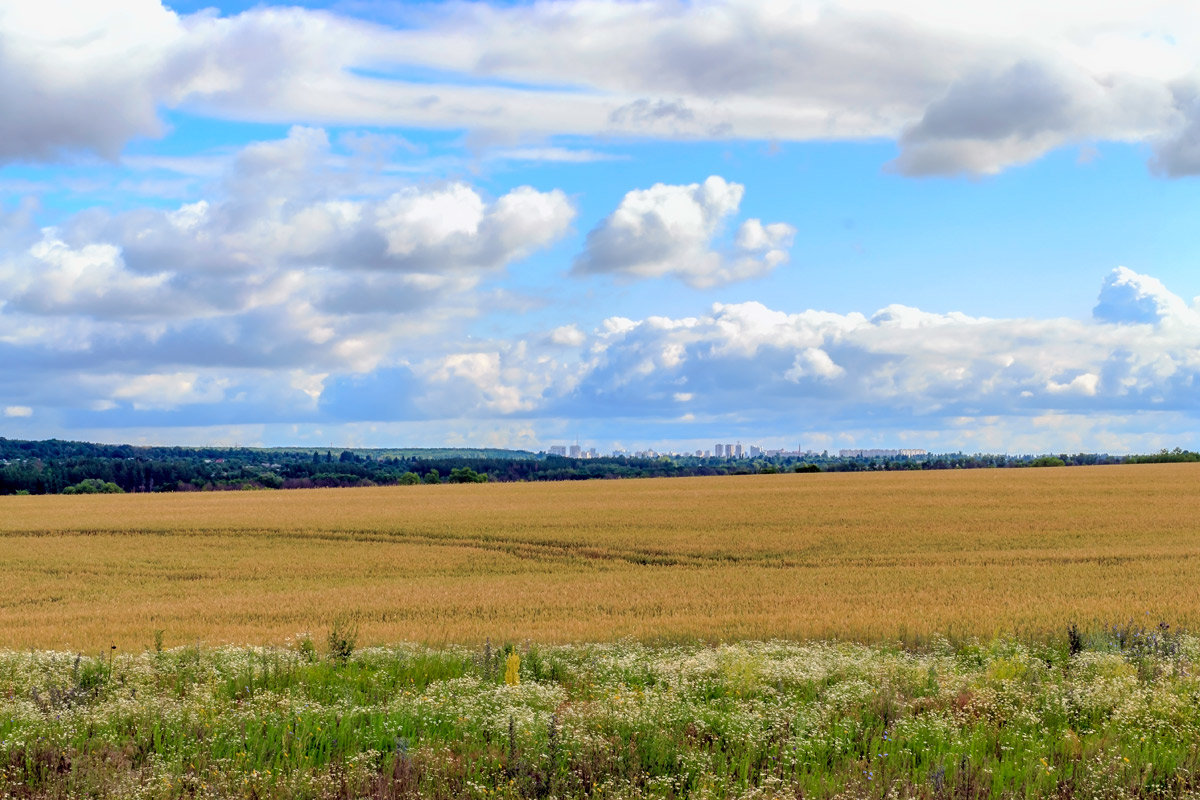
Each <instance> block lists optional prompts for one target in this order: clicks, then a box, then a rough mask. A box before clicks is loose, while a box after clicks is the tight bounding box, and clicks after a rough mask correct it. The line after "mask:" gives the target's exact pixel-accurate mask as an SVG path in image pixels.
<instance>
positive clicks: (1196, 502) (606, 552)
mask: <svg viewBox="0 0 1200 800" xmlns="http://www.w3.org/2000/svg"><path fill="white" fill-rule="evenodd" d="M1198 487H1200V465H1197V464H1150V465H1145V466H1108V467H1078V468H1074V469H1046V470H970V471H968V470H957V471H949V472H940V473H927V472H920V473H872V474H830V473H821V474H816V475H796V474H786V475H756V476H743V477H717V478H678V479H671V480H644V481H584V482H569V483H554V484H511V483H510V484H493V483H488V484H468V485H458V486H451V485H441V486H428V487H424V488H423V489H422V490H420V491H410V490H408V489H406V488H403V487H395V488H384V487H379V488H369V489H336V490H335V489H330V490H314V491H311V492H289V493H283V492H232V493H228V492H220V493H192V494H173V495H149V494H143V495H104V494H96V495H88V496H76V497H61V496H49V497H3V498H0V563H2V564H4V569H3V570H2V571H0V589H2V591H0V647H11V648H15V649H26V648H29V647H34V648H39V649H41V648H54V649H60V650H69V651H78V650H82V651H84V652H95V651H96V650H98V649H100V648H108V647H109V646H110V645H111V644H116V645H117V647H118V648H119V649H120V650H121V651H129V650H136V649H141V648H144V647H147V646H149V645H150V644H151V643H152V641H153V634H154V631H155V630H159V629H161V630H163V631H165V633H164V642H165V646H166V647H176V646H179V645H182V644H194V643H195V642H196V641H198V640H199V641H201V642H203V643H207V644H210V645H218V644H227V643H231V644H241V643H249V644H278V643H280V642H282V641H283V640H284V639H285V638H286V637H287V636H289V635H291V634H293V633H294V632H295V631H298V630H321V629H323V628H325V627H327V626H328V625H329V624H330V623H331V622H332V620H333V619H334V618H335V617H337V616H351V617H353V618H355V619H357V620H358V624H359V629H360V634H361V637H362V643H363V644H372V643H381V642H395V641H415V642H421V643H424V644H431V645H439V644H446V643H459V644H466V645H472V646H476V645H479V644H481V643H482V642H483V641H484V640H485V639H486V638H487V637H488V636H490V635H494V634H495V632H496V631H497V630H503V631H505V632H506V633H507V634H508V635H510V636H512V637H513V638H514V639H515V640H518V641H522V640H525V639H529V640H531V641H536V642H542V643H564V642H588V641H612V640H614V639H620V638H623V637H633V638H636V639H638V640H641V641H647V642H663V641H665V642H668V643H669V642H672V641H688V640H694V639H703V640H721V639H724V640H731V639H771V638H775V637H782V638H787V639H829V638H834V637H836V638H843V639H855V640H858V641H867V642H870V641H896V640H903V641H905V642H908V643H910V644H920V643H922V642H924V641H925V640H926V639H927V638H928V637H929V636H931V635H934V634H937V633H943V634H948V635H951V636H980V637H983V638H991V637H992V636H994V635H997V634H1005V633H1007V634H1013V633H1015V634H1017V635H1020V636H1026V635H1035V636H1041V635H1044V634H1045V633H1046V632H1061V629H1062V626H1063V624H1064V623H1063V621H1064V620H1070V619H1074V620H1077V621H1079V622H1080V623H1081V624H1087V623H1090V622H1093V621H1103V620H1113V619H1127V618H1129V617H1130V616H1133V615H1135V614H1136V615H1138V616H1141V615H1142V614H1144V613H1145V612H1149V613H1150V614H1151V615H1152V616H1153V617H1154V618H1155V619H1167V620H1171V621H1172V623H1173V624H1176V625H1182V626H1185V627H1187V628H1188V629H1192V630H1194V629H1196V628H1197V626H1198V625H1200V582H1197V580H1196V565H1197V563H1200V526H1197V525H1196V523H1195V520H1197V519H1200V490H1198Z"/></svg>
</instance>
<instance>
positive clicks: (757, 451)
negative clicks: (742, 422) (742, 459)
mask: <svg viewBox="0 0 1200 800" xmlns="http://www.w3.org/2000/svg"><path fill="white" fill-rule="evenodd" d="M761 455H762V448H761V447H759V446H758V445H756V444H752V445H750V457H751V458H758V457H759V456H761Z"/></svg>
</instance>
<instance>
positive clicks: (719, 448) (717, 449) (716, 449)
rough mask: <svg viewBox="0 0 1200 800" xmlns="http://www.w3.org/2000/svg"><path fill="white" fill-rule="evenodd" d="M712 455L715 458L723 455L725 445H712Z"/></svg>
mask: <svg viewBox="0 0 1200 800" xmlns="http://www.w3.org/2000/svg"><path fill="white" fill-rule="evenodd" d="M713 455H715V456H716V457H717V458H721V457H722V456H724V455H725V445H723V444H717V445H713Z"/></svg>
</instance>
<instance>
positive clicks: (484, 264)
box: [0, 128, 574, 411]
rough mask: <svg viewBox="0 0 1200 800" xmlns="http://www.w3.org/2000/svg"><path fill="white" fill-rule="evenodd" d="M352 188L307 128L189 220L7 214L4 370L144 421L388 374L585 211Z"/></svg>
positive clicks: (259, 157) (463, 195)
mask: <svg viewBox="0 0 1200 800" xmlns="http://www.w3.org/2000/svg"><path fill="white" fill-rule="evenodd" d="M354 177H355V176H354V175H351V174H348V173H347V172H346V168H345V167H344V165H343V164H342V160H341V159H340V158H339V156H338V155H337V154H335V153H334V152H333V151H332V149H331V144H330V141H329V139H328V136H327V135H326V134H325V132H324V131H323V130H320V129H311V128H294V129H293V130H292V131H291V132H290V133H289V135H288V136H287V137H286V138H285V139H282V140H279V141H273V142H260V143H256V144H252V145H249V146H247V147H246V148H244V149H243V150H242V151H240V152H239V153H238V154H237V155H236V157H235V158H233V160H232V162H231V166H230V167H229V169H228V171H227V172H226V173H225V174H224V175H223V176H221V178H220V179H219V181H218V182H217V184H216V185H215V186H213V187H212V189H211V192H210V196H209V197H207V198H205V199H202V200H198V201H194V202H190V203H185V204H183V205H181V206H179V207H177V208H174V209H153V208H142V209H135V210H132V211H128V212H120V213H109V212H106V211H104V210H101V209H90V210H86V211H84V212H81V213H79V214H77V215H75V216H74V217H71V218H69V219H67V220H65V221H63V223H62V224H61V225H60V226H58V227H55V228H46V229H43V230H41V231H37V230H36V229H32V228H31V227H30V226H31V225H32V217H31V216H30V215H29V214H27V213H25V212H24V211H21V210H18V211H17V212H16V213H13V214H10V215H8V216H7V218H6V220H4V221H5V222H6V223H7V227H8V228H10V229H12V230H10V231H9V234H6V238H7V239H9V240H10V241H12V242H19V244H17V245H16V246H15V247H13V249H10V250H8V251H7V252H5V253H4V254H3V255H0V345H7V346H8V347H9V348H10V350H11V352H7V353H5V354H4V355H3V356H2V357H3V359H4V361H5V363H6V364H11V365H12V366H13V368H14V369H17V368H18V367H19V366H20V365H24V366H22V367H21V368H22V369H24V370H25V375H26V376H27V377H29V376H31V372H37V371H38V370H39V369H44V370H53V369H57V370H59V371H60V374H61V373H62V372H65V371H74V373H75V374H76V375H78V376H80V378H79V380H77V381H69V382H68V383H71V384H72V385H71V387H70V388H69V389H65V390H64V392H63V395H62V396H60V397H59V398H57V401H58V402H70V401H71V400H70V398H71V395H72V393H73V392H77V393H78V394H76V395H75V398H74V399H75V400H77V401H78V402H80V403H83V404H87V403H88V402H90V401H91V399H95V400H96V401H97V402H101V403H102V404H103V403H109V404H114V405H115V406H116V407H120V408H130V409H133V410H135V411H149V410H162V409H167V408H182V407H187V406H195V405H204V404H211V403H215V402H218V401H221V400H225V399H228V398H230V397H237V396H239V395H238V391H235V385H234V384H237V385H239V386H240V385H241V382H242V380H243V378H244V380H245V381H249V382H251V383H252V382H254V381H256V380H264V379H265V380H272V378H271V376H272V375H275V374H277V373H279V372H285V371H288V370H304V371H306V372H307V373H308V374H319V373H320V374H329V373H335V372H336V373H343V374H344V373H347V372H364V371H368V370H373V369H375V368H376V367H378V366H379V365H381V364H387V363H390V362H394V361H395V360H396V359H397V358H400V357H402V356H403V354H404V353H405V351H406V350H408V349H410V348H413V347H414V346H415V345H414V342H417V341H420V342H422V343H423V344H422V345H421V348H422V353H427V352H428V349H429V345H428V343H429V342H436V341H438V338H437V337H438V335H440V334H442V333H443V332H444V331H445V330H446V329H447V328H449V327H450V326H451V325H452V323H456V322H461V320H463V319H465V318H468V317H471V316H474V315H476V314H478V313H479V311H480V308H481V307H482V306H483V305H484V304H485V300H484V299H483V297H484V296H483V294H481V293H480V292H477V291H476V290H477V287H478V286H479V284H480V282H481V281H483V280H485V279H486V278H487V277H488V276H492V275H496V274H498V273H499V272H500V271H502V270H503V269H504V268H505V267H506V266H507V265H509V264H512V263H514V262H516V261H519V260H520V259H522V258H524V257H525V256H527V255H529V254H530V253H532V252H533V251H535V250H537V249H539V248H541V247H544V246H546V245H548V244H550V243H551V242H553V241H555V240H556V239H558V238H559V237H560V236H562V235H563V233H565V231H566V230H567V228H568V227H569V225H570V222H571V220H572V218H573V216H574V209H573V207H572V205H571V203H570V202H569V201H568V200H567V198H566V196H565V195H564V194H563V193H562V192H561V191H557V190H552V191H546V192H542V191H538V190H535V189H532V188H530V187H518V188H515V189H513V190H511V191H509V192H507V193H506V194H503V195H501V196H499V197H495V198H491V197H486V196H485V195H483V194H482V193H480V192H479V191H478V190H477V189H475V188H473V187H471V186H469V185H467V184H465V183H461V182H445V183H427V184H423V185H419V186H418V185H411V184H396V183H394V182H393V183H392V184H390V185H389V186H387V187H386V188H385V189H384V190H382V191H380V192H377V193H370V192H368V191H365V190H364V187H363V185H361V184H357V183H356V182H355V180H354ZM351 186H357V187H358V188H357V190H356V191H352V190H351V188H350V187H351ZM22 225H24V226H25V228H24V230H23V232H21V231H18V230H17V229H18V228H21V226H22ZM435 349H436V348H435ZM222 370H224V371H225V372H222ZM251 372H253V373H254V374H253V375H251V374H250V373H251ZM230 374H235V375H236V374H241V375H243V378H239V379H237V381H235V382H234V384H231V383H229V381H227V380H226V377H227V376H228V375H230ZM88 376H91V377H92V378H94V380H90V382H89V381H87V380H83V378H87V377H88ZM105 376H117V377H113V378H111V379H110V378H109V377H105ZM287 384H288V381H284V385H287ZM58 385H60V386H64V385H65V384H63V383H61V379H60V383H59V384H58ZM3 388H4V387H2V386H0V390H2V389H3ZM26 391H28V389H27V390H26ZM239 391H240V390H239ZM226 392H228V394H226ZM291 392H292V397H293V400H292V402H299V403H303V402H305V401H304V400H303V398H304V397H308V398H309V400H311V398H313V397H314V396H319V395H320V390H319V389H318V390H317V391H316V392H315V393H314V392H313V390H312V388H311V387H310V386H305V387H293V388H292V390H291ZM0 400H3V396H2V395H0ZM310 404H311V403H310Z"/></svg>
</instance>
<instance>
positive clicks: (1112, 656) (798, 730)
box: [0, 624, 1200, 799]
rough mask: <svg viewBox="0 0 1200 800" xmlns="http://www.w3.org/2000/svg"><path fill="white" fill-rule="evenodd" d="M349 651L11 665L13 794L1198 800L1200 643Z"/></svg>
mask: <svg viewBox="0 0 1200 800" xmlns="http://www.w3.org/2000/svg"><path fill="white" fill-rule="evenodd" d="M1060 638H1061V637H1060ZM330 644H331V646H332V647H331V649H330V651H329V652H328V653H327V654H326V653H322V654H318V653H317V652H316V650H315V648H314V647H313V645H312V642H311V640H309V639H305V638H299V639H297V640H295V641H293V642H292V643H291V645H290V646H287V647H271V648H216V649H210V648H202V647H182V648H175V649H170V650H165V651H161V652H160V651H154V650H149V651H146V652H141V653H136V654H125V653H117V654H114V655H100V656H97V657H85V656H79V655H76V654H72V653H55V652H45V651H26V652H13V651H6V652H0V697H3V699H2V700H0V765H2V766H0V793H7V794H6V795H5V796H15V797H24V798H43V797H44V798H51V797H54V798H58V797H96V798H108V797H113V798H117V797H119V798H134V797H137V798H181V797H188V798H191V797H196V798H260V799H264V798H351V797H381V798H407V797H414V798H415V797H421V798H495V797H501V798H518V797H557V798H583V797H587V798H685V797H688V798H750V797H755V798H773V797H789V798H791V797H805V798H826V797H829V798H832V797H879V798H883V797H889V798H910V797H912V798H954V797H963V798H981V797H1038V798H1041V797H1063V798H1067V797H1086V798H1093V797H1094V798H1127V797H1200V772H1198V770H1200V749H1198V748H1200V745H1198V742H1200V679H1198V678H1197V676H1196V674H1195V673H1194V665H1195V664H1196V661H1197V658H1198V657H1200V640H1197V639H1196V638H1194V637H1190V636H1185V635H1179V634H1176V633H1174V632H1173V631H1171V630H1169V629H1167V628H1166V627H1160V628H1150V629H1144V628H1142V627H1140V626H1135V625H1132V624H1127V625H1123V626H1121V627H1119V628H1114V629H1110V630H1107V631H1104V630H1095V631H1090V632H1086V631H1085V632H1082V633H1080V632H1077V631H1073V632H1072V636H1071V638H1070V639H1064V640H1061V641H1057V640H1055V641H1046V642H1042V643H1030V642H1024V643H1023V642H1019V641H1017V640H1014V639H1011V638H1009V639H999V640H993V641H991V642H990V643H985V644H980V643H979V642H977V641H966V642H959V643H956V644H952V643H950V642H949V641H946V640H944V639H935V640H933V641H932V642H931V643H930V645H929V647H928V648H926V649H925V650H924V651H922V652H909V651H905V650H903V649H901V648H899V647H897V646H894V645H891V646H888V645H879V646H874V647H870V646H863V645H854V644H846V643H833V642H823V643H822V642H815V643H806V644H797V643H786V642H779V641H773V642H746V643H738V644H730V645H722V646H705V645H688V646H668V647H647V646H643V645H639V644H635V643H631V642H621V643H615V644H607V645H596V644H593V645H571V646H558V647H546V648H541V649H539V648H535V647H530V646H528V645H525V646H518V647H515V648H511V649H512V650H514V651H515V652H516V653H518V655H519V667H518V666H517V665H516V664H515V663H514V660H513V659H511V658H506V657H505V656H506V654H505V653H504V652H502V651H500V650H499V649H496V650H493V649H491V648H490V646H485V647H484V648H480V649H471V650H468V649H460V648H448V649H437V650H430V649H426V648H422V647H416V646H400V647H387V648H370V649H365V650H361V651H355V650H354V649H353V637H352V636H348V635H347V634H346V633H345V630H344V629H342V630H341V631H337V630H335V631H334V632H333V635H332V636H331V637H330ZM322 649H324V647H322ZM506 663H507V664H508V665H509V667H510V669H509V673H508V679H509V681H513V680H514V679H518V678H519V684H517V685H512V684H511V683H506V682H505V677H504V676H505V665H506Z"/></svg>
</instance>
